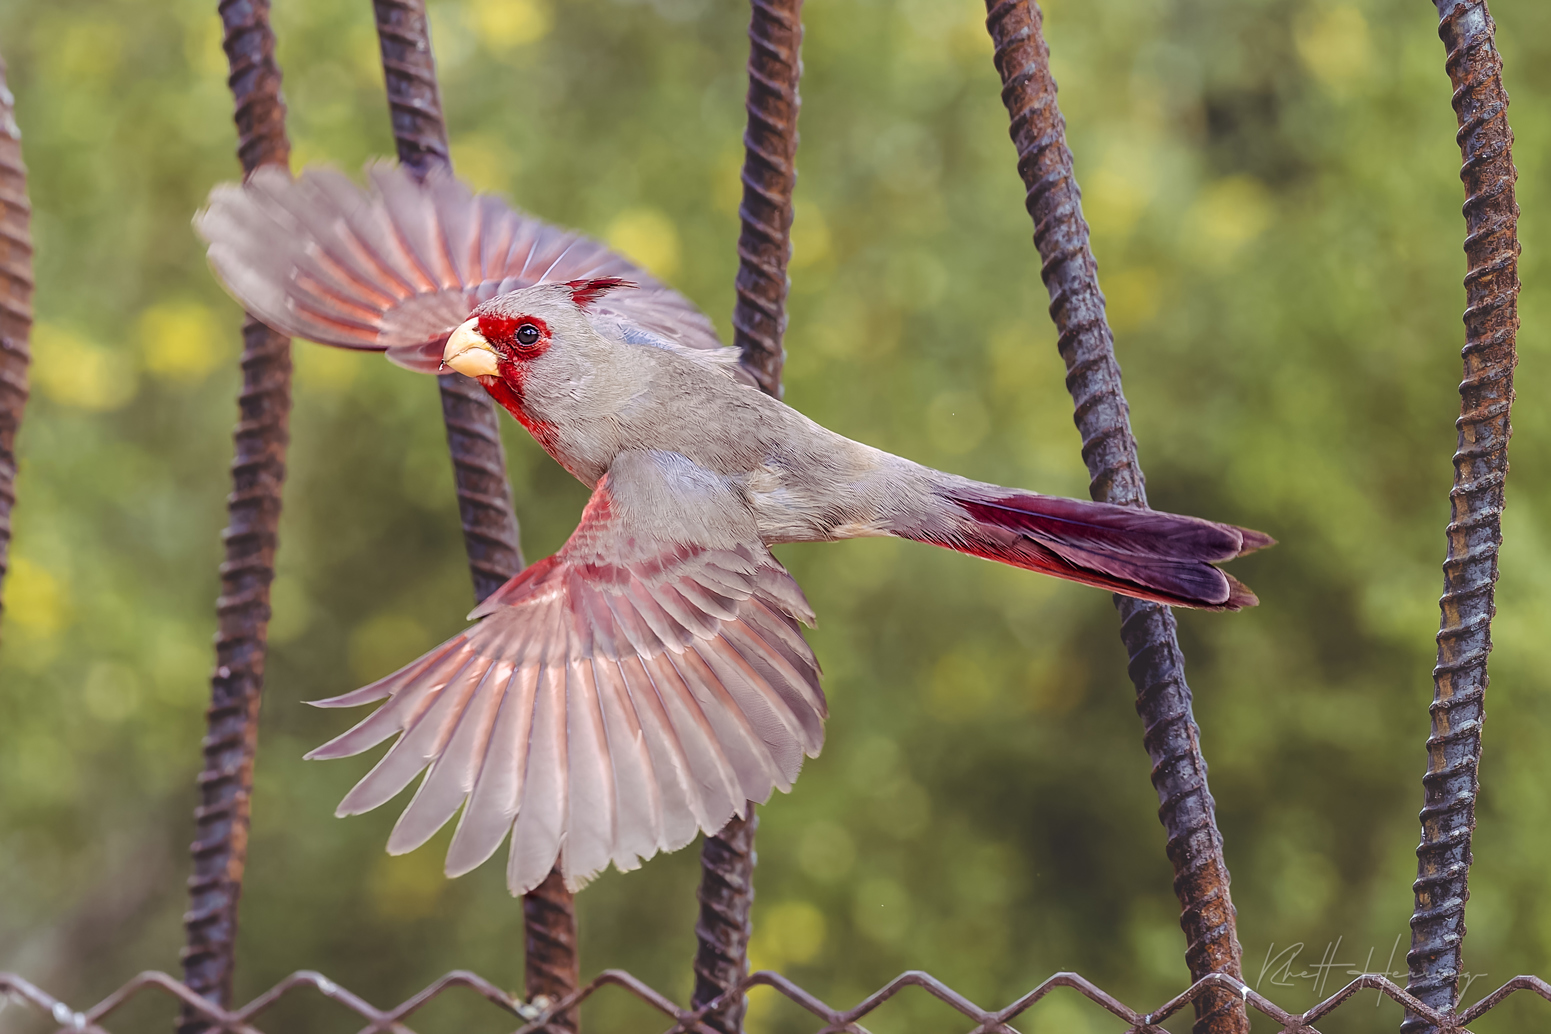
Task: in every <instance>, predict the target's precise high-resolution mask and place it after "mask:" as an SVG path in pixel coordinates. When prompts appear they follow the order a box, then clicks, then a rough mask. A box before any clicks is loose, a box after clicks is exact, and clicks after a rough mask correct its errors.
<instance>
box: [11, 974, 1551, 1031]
mask: <svg viewBox="0 0 1551 1034" xmlns="http://www.w3.org/2000/svg"><path fill="white" fill-rule="evenodd" d="M606 987H617V988H619V989H621V990H622V991H624V992H626V993H628V994H631V995H634V996H635V997H636V998H637V999H639V1000H640V1001H642V1002H644V1003H645V1004H646V1005H647V1006H649V1007H650V1008H652V1009H655V1010H657V1011H658V1012H659V1013H661V1014H662V1015H663V1016H664V1017H666V1018H667V1019H668V1020H669V1021H671V1024H672V1025H671V1026H670V1027H669V1028H668V1029H667V1031H666V1034H718V1028H716V1027H715V1026H713V1025H711V1024H710V1023H709V1021H710V1019H711V1015H712V1014H713V1013H714V1012H715V1011H716V1010H717V1009H718V1008H720V1007H721V999H717V1000H714V1001H712V1002H709V1003H707V1004H706V1005H704V1006H699V1007H692V1008H689V1009H682V1008H680V1007H679V1006H678V1005H676V1004H674V1002H673V1000H672V999H670V998H668V997H667V996H666V995H663V994H661V993H660V992H658V991H656V990H654V989H653V988H651V987H650V986H649V985H647V984H646V983H644V982H642V981H641V980H639V979H637V978H636V977H634V976H632V975H631V974H630V973H627V972H625V971H623V970H617V969H606V970H604V971H603V972H602V973H599V974H598V975H597V976H595V977H593V978H592V980H590V981H588V982H587V983H586V984H585V985H583V986H581V987H579V988H577V989H576V990H575V991H574V992H573V993H572V994H570V995H568V996H566V997H565V998H564V999H562V1000H561V1001H558V1002H554V1003H551V1004H550V1005H548V1006H547V1007H540V1006H537V1005H534V1004H532V1003H525V1002H522V1001H519V1000H517V999H515V998H513V997H512V996H511V995H509V994H508V993H506V992H505V991H503V990H501V989H500V988H499V987H497V986H496V985H495V984H492V983H491V982H490V981H488V980H486V979H484V978H483V977H481V976H479V975H478V974H476V973H470V972H468V971H466V970H454V971H453V972H451V973H447V974H445V975H444V976H442V977H440V978H438V979H437V980H435V981H433V982H432V983H431V984H430V985H429V986H427V987H426V988H425V989H424V990H422V991H420V992H419V993H418V994H415V995H413V996H411V997H410V998H408V999H406V1000H405V1001H403V1002H400V1003H399V1004H398V1005H396V1006H394V1007H393V1008H391V1009H379V1008H377V1007H375V1006H373V1005H372V1004H371V1003H369V1002H367V1001H366V1000H365V999H363V998H361V997H360V996H359V995H357V994H355V993H353V992H351V991H349V990H347V989H345V988H343V987H340V986H339V985H338V984H336V983H335V982H334V981H332V980H330V979H328V978H327V977H325V976H324V975H323V974H321V973H315V972H311V971H306V970H304V971H301V972H297V973H292V974H291V975H290V976H288V977H286V978H285V979H284V980H282V981H280V982H279V983H278V984H276V985H275V986H274V987H272V988H270V989H269V990H268V991H265V992H264V993H263V994H261V995H259V996H258V997H257V998H255V999H253V1000H252V1001H251V1002H249V1003H248V1004H246V1005H244V1006H242V1007H241V1008H240V1009H226V1008H222V1007H220V1006H217V1005H212V1004H211V1003H210V1002H207V1001H205V1000H204V999H202V998H200V997H199V996H198V995H195V994H193V993H192V992H190V991H189V990H188V989H187V988H186V987H184V986H183V985H182V984H181V983H179V982H178V981H177V980H175V979H174V978H172V977H170V976H168V975H167V974H165V973H156V972H146V973H141V974H139V975H138V976H136V977H134V978H133V979H131V980H130V981H129V982H128V983H126V984H124V986H122V987H120V988H119V989H118V990H117V991H114V992H113V993H112V994H110V995H108V996H107V997H106V998H104V999H103V1000H102V1001H100V1002H98V1003H97V1004H96V1005H94V1006H92V1007H91V1008H89V1009H87V1010H85V1011H84V1012H77V1011H75V1010H74V1009H72V1008H71V1007H70V1006H69V1005H67V1004H66V1003H65V1002H62V1001H60V1000H59V999H57V998H55V997H54V996H52V995H50V994H49V993H48V992H46V991H44V990H42V989H41V988H39V987H37V986H36V985H34V984H31V983H29V982H28V981H26V980H24V979H22V978H21V977H20V976H18V975H16V974H14V973H0V1001H3V1000H5V999H6V998H9V999H10V1000H11V1001H13V1002H16V1003H18V1004H20V1005H24V1006H28V1007H30V1008H33V1009H36V1010H37V1011H38V1012H39V1013H41V1014H43V1015H45V1016H48V1017H49V1018H50V1019H52V1020H53V1021H54V1023H55V1024H57V1025H58V1026H59V1027H60V1029H62V1030H72V1031H86V1032H88V1034H106V1031H105V1028H104V1027H103V1026H102V1023H103V1021H105V1020H107V1019H108V1018H109V1017H110V1016H112V1015H113V1013H115V1012H117V1011H118V1010H119V1009H121V1008H123V1007H124V1006H125V1005H127V1004H128V1003H129V1002H130V1001H132V1000H133V999H135V998H136V997H137V996H139V995H141V994H142V993H144V992H147V991H156V992H160V993H162V994H165V995H168V996H169V997H171V998H174V999H176V1000H178V1001H179V1002H181V1003H183V1005H184V1006H185V1007H186V1008H187V1009H189V1010H192V1011H193V1012H196V1013H197V1014H198V1015H199V1016H200V1017H201V1018H203V1019H204V1021H205V1022H206V1023H207V1024H208V1025H209V1028H210V1029H212V1030H221V1031H231V1032H233V1034H262V1032H261V1031H260V1030H259V1028H257V1027H256V1026H254V1022H255V1021H256V1020H257V1019H258V1018H259V1017H260V1016H261V1015H262V1014H263V1013H264V1012H266V1011H267V1010H269V1009H270V1008H272V1007H273V1006H274V1005H275V1004H276V1003H277V1002H279V1001H280V1000H281V999H282V998H285V997H286V996H287V995H291V994H293V993H295V992H297V991H301V990H306V991H310V992H312V993H315V994H318V995H322V996H323V997H324V998H326V999H328V1000H329V1001H330V1002H332V1003H335V1004H336V1005H338V1006H341V1007H343V1008H345V1009H348V1010H350V1011H351V1012H353V1013H355V1014H356V1015H357V1016H359V1017H361V1018H362V1019H363V1020H365V1021H366V1026H365V1027H364V1028H362V1030H363V1034H366V1032H372V1034H378V1032H381V1034H413V1032H412V1031H411V1030H410V1029H409V1027H407V1026H406V1025H405V1024H406V1021H407V1020H409V1019H410V1017H412V1016H413V1015H414V1014H415V1013H416V1012H418V1011H419V1010H420V1009H422V1008H424V1007H425V1006H426V1005H427V1004H428V1003H430V1002H431V1001H433V1000H435V999H437V998H439V997H441V996H442V995H443V994H446V993H449V992H454V991H460V990H467V991H471V992H473V993H474V994H476V995H478V996H480V997H481V998H484V999H485V1000H486V1001H489V1002H490V1003H491V1004H492V1005H494V1006H495V1007H496V1008H497V1009H500V1010H501V1011H502V1012H504V1013H506V1014H507V1015H509V1016H516V1017H517V1018H518V1019H519V1020H521V1023H522V1025H521V1026H519V1027H518V1028H517V1030H516V1034H538V1032H539V1031H545V1030H548V1029H551V1028H552V1020H553V1018H554V1017H556V1016H558V1015H560V1014H561V1013H564V1012H567V1011H571V1010H574V1009H576V1008H577V1007H578V1006H580V1005H581V1003H582V1002H584V1001H586V1000H587V999H589V998H591V997H592V996H593V995H595V994H597V993H598V992H599V991H601V990H603V989H604V988H606ZM752 987H769V988H772V989H773V990H775V991H776V992H777V993H778V994H780V995H782V996H784V997H785V998H786V999H788V1000H789V1001H791V1002H793V1003H794V1004H796V1005H797V1006H798V1007H799V1008H801V1009H804V1010H806V1011H807V1012H808V1013H810V1014H811V1015H812V1016H813V1017H815V1018H816V1019H817V1020H818V1021H819V1023H820V1027H819V1028H818V1030H819V1031H820V1032H821V1034H830V1032H842V1031H844V1032H862V1031H864V1030H865V1028H863V1027H862V1026H860V1021H861V1020H863V1019H865V1018H866V1017H867V1016H868V1015H869V1014H871V1013H873V1012H874V1011H876V1010H877V1009H878V1008H879V1007H881V1006H882V1005H884V1004H885V1003H886V1002H888V1001H890V1000H891V999H893V998H895V997H896V996H897V995H899V994H900V993H902V992H903V991H905V990H906V989H908V988H919V989H920V990H921V991H922V992H924V993H926V994H929V995H931V996H932V997H933V998H936V999H937V1000H938V1001H940V1002H943V1003H944V1004H946V1005H947V1006H948V1007H949V1008H951V1009H953V1010H954V1011H956V1012H958V1013H959V1014H960V1015H962V1016H964V1017H965V1018H966V1019H968V1020H969V1021H970V1022H972V1023H973V1024H974V1028H973V1030H974V1032H975V1034H1016V1031H1015V1029H1014V1028H1013V1027H1012V1026H1011V1024H1012V1022H1013V1021H1014V1020H1016V1019H1018V1017H1019V1016H1021V1015H1022V1014H1023V1013H1025V1012H1027V1011H1028V1010H1029V1009H1030V1008H1032V1007H1033V1006H1034V1005H1035V1004H1036V1003H1037V1002H1039V1001H1040V1000H1041V999H1043V998H1044V997H1045V996H1047V995H1049V994H1050V993H1051V992H1053V991H1056V990H1059V989H1062V988H1065V989H1067V990H1068V991H1070V992H1071V993H1073V994H1076V995H1079V996H1081V997H1082V998H1084V999H1086V1000H1087V1001H1089V1002H1092V1003H1093V1004H1094V1005H1095V1006H1097V1007H1098V1008H1100V1009H1103V1010H1104V1011H1105V1012H1107V1013H1109V1014H1110V1015H1111V1016H1114V1017H1115V1018H1117V1019H1119V1020H1120V1021H1122V1022H1123V1023H1124V1024H1125V1025H1126V1029H1127V1030H1128V1031H1130V1032H1132V1034H1168V1031H1167V1030H1166V1029H1165V1028H1164V1027H1163V1026H1162V1024H1163V1023H1165V1022H1167V1021H1168V1020H1169V1019H1170V1018H1171V1017H1173V1016H1176V1015H1178V1014H1179V1013H1180V1012H1181V1011H1182V1010H1183V1009H1184V1008H1185V1007H1186V1006H1189V1005H1191V1004H1192V1003H1194V1002H1198V1001H1200V1000H1201V999H1202V998H1203V997H1206V996H1208V995H1224V994H1225V995H1231V996H1233V997H1235V998H1237V999H1238V1000H1240V1001H1242V1002H1243V1003H1244V1004H1245V1006H1246V1007H1247V1008H1249V1009H1254V1010H1255V1011H1256V1012H1258V1013H1260V1014H1261V1015H1263V1016H1265V1017H1267V1018H1268V1019H1270V1020H1271V1021H1272V1022H1273V1023H1274V1024H1276V1029H1277V1034H1313V1032H1314V1030H1315V1028H1314V1026H1313V1025H1314V1024H1315V1023H1317V1022H1319V1021H1321V1020H1323V1019H1324V1018H1325V1017H1327V1016H1329V1015H1330V1014H1332V1013H1334V1012H1335V1011H1336V1010H1337V1009H1339V1008H1340V1007H1341V1006H1342V1005H1344V1004H1345V1003H1347V1002H1349V1001H1354V1000H1356V1001H1361V1002H1363V1003H1364V1004H1365V1005H1367V1004H1368V1003H1370V1002H1371V1001H1372V999H1370V998H1369V997H1368V996H1366V995H1364V996H1363V997H1362V998H1360V999H1358V998H1357V997H1356V996H1357V993H1358V992H1359V991H1364V990H1369V991H1376V992H1378V994H1380V995H1382V996H1384V997H1386V998H1389V999H1390V1000H1391V1001H1394V1002H1396V1003H1398V1004H1399V1005H1400V1006H1401V1007H1402V1008H1404V1009H1406V1010H1408V1011H1412V1012H1415V1013H1417V1014H1418V1015H1420V1016H1422V1017H1423V1018H1424V1019H1426V1020H1427V1021H1428V1022H1431V1023H1433V1024H1435V1025H1436V1026H1437V1028H1438V1030H1439V1031H1441V1032H1445V1034H1456V1032H1458V1034H1468V1031H1466V1029H1465V1028H1466V1024H1470V1023H1474V1022H1475V1021H1476V1020H1477V1019H1479V1018H1480V1017H1481V1016H1483V1015H1485V1014H1486V1013H1487V1012H1489V1011H1490V1010H1492V1009H1494V1008H1496V1007H1497V1006H1498V1005H1500V1004H1502V1003H1503V1002H1504V1001H1505V1000H1507V999H1508V998H1509V997H1510V996H1511V995H1514V994H1516V993H1518V992H1520V991H1528V992H1530V993H1531V994H1534V995H1538V996H1539V997H1541V998H1543V999H1545V1000H1546V1001H1551V984H1548V983H1546V981H1544V980H1542V979H1540V978H1539V977H1533V976H1520V977H1514V978H1513V979H1512V980H1509V981H1508V982H1507V983H1505V984H1503V985H1502V986H1501V987H1499V988H1497V990H1495V991H1493V992H1492V993H1491V994H1489V995H1487V996H1486V997H1485V998H1483V999H1481V1000H1480V1001H1479V1002H1477V1003H1476V1004H1475V1005H1473V1006H1471V1007H1470V1008H1469V1009H1467V1010H1465V1011H1464V1012H1463V1013H1460V1014H1459V1015H1457V1016H1456V1015H1454V1014H1452V1013H1441V1012H1438V1011H1437V1010H1435V1009H1433V1008H1432V1007H1431V1006H1429V1005H1427V1004H1426V1003H1424V1002H1422V1001H1420V1000H1418V999H1416V998H1414V997H1412V996H1411V995H1410V994H1409V993H1407V992H1406V991H1405V990H1404V989H1402V988H1400V987H1399V986H1397V985H1396V984H1395V983H1393V982H1392V981H1391V980H1390V979H1389V978H1388V977H1386V976H1384V975H1383V974H1380V973H1364V974H1362V975H1361V976H1358V977H1357V978H1355V979H1354V980H1352V981H1351V982H1349V983H1348V984H1346V986H1344V987H1342V988H1341V989H1340V990H1338V991H1336V992H1335V993H1334V994H1332V995H1330V996H1329V997H1328V998H1326V999H1324V1000H1323V1001H1321V1002H1320V1003H1319V1004H1317V1005H1315V1006H1314V1007H1313V1008H1311V1009H1307V1010H1305V1011H1303V1012H1301V1013H1293V1012H1289V1011H1287V1010H1286V1009H1283V1008H1282V1007H1281V1006H1279V1005H1277V1004H1276V1003H1275V1002H1273V1001H1271V1000H1270V999H1268V998H1266V997H1265V996H1264V995H1262V994H1260V993H1259V992H1258V991H1256V990H1255V989H1254V988H1252V987H1250V986H1248V985H1247V984H1245V983H1244V982H1243V981H1242V980H1239V979H1238V978H1236V977H1231V976H1229V975H1228V974H1226V973H1209V974H1207V975H1206V976H1204V977H1202V978H1201V979H1200V980H1197V981H1196V982H1195V983H1193V984H1191V985H1190V987H1188V988H1186V989H1185V990H1184V991H1182V992H1180V993H1179V994H1177V995H1175V996H1174V997H1173V998H1170V999H1169V1000H1168V1001H1167V1002H1164V1003H1163V1004H1162V1005H1160V1006H1158V1007H1157V1008H1156V1009H1153V1010H1151V1011H1150V1012H1138V1011H1137V1010H1135V1009H1133V1008H1131V1007H1130V1006H1129V1005H1127V1004H1125V1003H1124V1002H1122V1001H1121V1000H1120V999H1118V998H1116V997H1115V996H1114V995H1111V994H1110V993H1109V992H1107V991H1105V990H1104V989H1103V988H1101V987H1099V986H1098V985H1096V984H1094V983H1093V982H1092V981H1090V980H1088V979H1087V978H1085V977H1083V976H1082V975H1080V974H1077V973H1056V974H1054V975H1052V976H1050V977H1049V978H1047V979H1046V980H1045V981H1044V982H1043V983H1041V984H1040V985H1039V986H1038V987H1035V988H1034V989H1032V990H1030V991H1029V992H1027V993H1026V994H1024V995H1022V996H1020V997H1019V998H1017V999H1016V1000H1014V1001H1013V1002H1011V1003H1010V1004H1008V1005H1005V1006H1003V1007H1002V1008H1000V1009H986V1008H983V1007H981V1006H979V1005H977V1004H975V1003H974V1002H973V1001H971V1000H970V999H968V998H965V997H964V996H963V995H961V994H959V993H958V992H957V991H955V990H953V988H951V987H949V986H948V985H947V984H944V983H943V982H942V981H940V980H938V979H937V978H935V977H933V976H931V975H930V974H928V973H921V972H909V973H901V974H900V975H899V976H897V977H895V978H894V979H893V980H891V981H889V982H888V983H887V984H885V985H884V986H883V987H880V988H879V989H878V990H877V991H874V992H873V993H872V994H870V995H868V996H867V997H866V998H864V999H862V1001H860V1002H858V1003H857V1004H856V1005H854V1006H852V1007H851V1008H849V1009H837V1008H835V1007H834V1006H831V1005H829V1004H827V1003H826V1002H824V1001H823V1000H821V999H819V998H817V997H815V996H814V995H811V994H809V993H808V992H807V991H805V990H803V989H802V988H801V987H799V986H798V985H796V984H794V983H793V982H792V981H790V980H788V979H787V978H786V977H783V976H781V975H780V974H779V973H771V972H769V971H765V970H761V971H760V972H757V973H750V974H748V975H747V976H745V977H744V978H743V979H741V980H739V981H738V982H737V984H736V985H735V986H734V987H732V988H731V989H730V994H733V995H736V996H738V997H739V998H740V999H741V997H742V995H743V994H744V993H745V992H746V991H748V989H749V988H752ZM1370 1007H1371V1006H1370ZM1269 1029H1270V1028H1267V1030H1268V1031H1269Z"/></svg>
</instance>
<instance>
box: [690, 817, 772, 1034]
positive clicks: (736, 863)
mask: <svg viewBox="0 0 1551 1034" xmlns="http://www.w3.org/2000/svg"><path fill="white" fill-rule="evenodd" d="M758 829H759V816H758V814H756V812H755V808H754V804H753V802H752V801H751V802H749V806H748V817H747V818H742V817H738V818H734V819H733V820H732V821H731V822H729V823H727V825H726V826H724V827H723V828H722V831H721V832H720V833H718V834H717V835H716V836H714V837H706V840H705V844H704V845H703V846H702V847H701V849H700V886H699V888H697V889H696V891H695V897H696V898H697V899H699V901H700V918H699V920H698V921H697V922H696V923H695V940H696V942H697V947H696V951H695V990H694V993H693V995H692V996H691V997H690V1003H689V1004H690V1008H692V1009H700V1008H704V1007H705V1006H707V1005H710V1004H711V1003H713V1002H715V1001H716V1000H717V999H719V998H723V997H724V996H725V997H726V1001H725V1002H724V1003H723V1004H722V1005H720V1006H718V1007H717V1008H715V1009H712V1010H711V1011H710V1012H708V1013H707V1014H706V1016H705V1024H706V1026H708V1027H711V1028H713V1029H714V1030H717V1031H719V1032H721V1034H737V1032H739V1031H741V1030H742V1029H743V1015H744V1013H745V1012H746V1011H747V1002H746V1000H745V999H744V997H743V995H742V994H740V993H732V994H729V992H736V989H737V987H738V985H739V982H740V981H742V980H743V978H744V977H746V976H748V972H749V936H750V935H751V934H752V933H753V932H754V926H753V922H752V920H751V918H750V911H751V910H752V909H753V907H754V866H755V864H756V863H757V862H758V861H759V859H758V856H757V855H756V854H755V853H754V833H755V832H756V831H757V830H758Z"/></svg>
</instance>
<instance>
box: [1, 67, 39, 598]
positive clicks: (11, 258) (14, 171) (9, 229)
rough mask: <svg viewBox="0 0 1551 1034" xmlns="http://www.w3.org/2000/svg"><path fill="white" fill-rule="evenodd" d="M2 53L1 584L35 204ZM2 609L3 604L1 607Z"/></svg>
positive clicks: (25, 358) (20, 403)
mask: <svg viewBox="0 0 1551 1034" xmlns="http://www.w3.org/2000/svg"><path fill="white" fill-rule="evenodd" d="M6 83H7V78H6V66H5V58H3V57H0V589H4V588H5V574H6V571H7V570H9V567H10V555H11V510H12V508H13V507H14V506H15V505H16V434H17V432H18V431H19V430H20V429H21V424H22V410H23V409H24V408H25V407H26V405H27V365H28V363H29V362H30V361H31V359H32V354H31V353H30V352H29V351H28V350H27V340H28V337H29V336H30V334H31V332H32V232H31V226H32V206H31V205H30V204H29V203H28V201H27V167H26V166H25V165H23V164H22V134H21V130H20V129H18V128H17V125H16V111H15V101H14V99H13V98H12V96H11V91H10V90H9V89H8V88H7V85H6ZM0 613H3V608H0Z"/></svg>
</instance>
